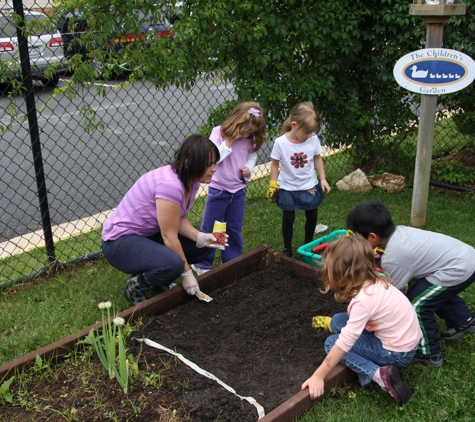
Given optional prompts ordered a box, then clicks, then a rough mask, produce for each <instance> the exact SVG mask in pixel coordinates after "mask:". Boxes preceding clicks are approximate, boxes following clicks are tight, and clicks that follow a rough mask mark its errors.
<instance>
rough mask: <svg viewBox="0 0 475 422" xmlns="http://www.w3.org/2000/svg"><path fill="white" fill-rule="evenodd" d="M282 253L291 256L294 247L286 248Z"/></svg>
mask: <svg viewBox="0 0 475 422" xmlns="http://www.w3.org/2000/svg"><path fill="white" fill-rule="evenodd" d="M282 255H285V256H288V257H289V258H290V257H292V255H293V253H292V249H289V248H285V249H284V250H283V251H282Z"/></svg>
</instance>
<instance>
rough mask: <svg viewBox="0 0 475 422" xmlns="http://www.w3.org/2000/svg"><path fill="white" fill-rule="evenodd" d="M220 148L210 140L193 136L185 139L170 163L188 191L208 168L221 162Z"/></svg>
mask: <svg viewBox="0 0 475 422" xmlns="http://www.w3.org/2000/svg"><path fill="white" fill-rule="evenodd" d="M219 158H220V157H219V150H218V147H217V146H216V145H215V144H214V143H213V142H211V141H210V140H209V139H208V138H206V137H204V136H201V135H191V136H189V137H188V138H186V139H185V141H184V142H183V143H182V144H181V146H180V148H178V150H177V151H176V152H175V156H174V160H173V161H172V162H171V163H170V164H171V166H172V167H173V169H174V170H175V172H176V173H177V174H178V178H179V179H180V180H181V181H182V183H183V185H184V186H185V189H186V190H190V189H191V185H192V184H193V183H194V182H196V181H197V180H198V179H199V178H201V177H203V175H204V174H205V172H206V170H207V168H208V167H210V166H211V165H212V164H216V163H217V162H218V161H219Z"/></svg>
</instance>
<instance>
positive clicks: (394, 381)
mask: <svg viewBox="0 0 475 422" xmlns="http://www.w3.org/2000/svg"><path fill="white" fill-rule="evenodd" d="M379 374H380V375H381V379H382V380H383V383H384V387H381V388H382V389H383V390H384V391H387V392H388V393H389V394H390V395H391V397H392V398H393V399H394V400H396V401H397V404H398V405H399V406H402V405H403V404H405V403H407V402H408V401H409V399H410V397H411V390H409V387H408V386H407V385H406V384H404V382H403V381H402V380H401V377H400V376H399V371H398V369H397V368H396V367H395V366H392V365H390V366H382V367H381V368H380V369H379Z"/></svg>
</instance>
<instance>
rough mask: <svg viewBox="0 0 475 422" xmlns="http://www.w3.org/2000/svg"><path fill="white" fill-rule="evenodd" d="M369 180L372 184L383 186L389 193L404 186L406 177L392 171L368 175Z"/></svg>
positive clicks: (397, 190)
mask: <svg viewBox="0 0 475 422" xmlns="http://www.w3.org/2000/svg"><path fill="white" fill-rule="evenodd" d="M369 181H370V182H371V184H372V185H373V186H376V187H378V188H383V189H384V190H385V191H387V192H389V193H394V192H399V191H400V190H403V189H404V188H405V187H406V178H405V177H404V176H398V175H396V174H392V173H383V174H380V175H379V176H372V177H369Z"/></svg>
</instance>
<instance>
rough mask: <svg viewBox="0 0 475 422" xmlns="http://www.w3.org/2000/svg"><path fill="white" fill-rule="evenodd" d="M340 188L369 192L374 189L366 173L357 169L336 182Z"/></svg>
mask: <svg viewBox="0 0 475 422" xmlns="http://www.w3.org/2000/svg"><path fill="white" fill-rule="evenodd" d="M336 187H337V188H338V190H352V191H354V192H369V191H371V190H372V189H373V186H371V183H369V181H368V178H367V177H366V175H365V174H364V173H363V172H362V171H361V170H360V169H357V170H355V171H354V172H353V173H350V174H349V175H347V176H345V177H344V178H343V179H341V180H339V181H338V182H336Z"/></svg>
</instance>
